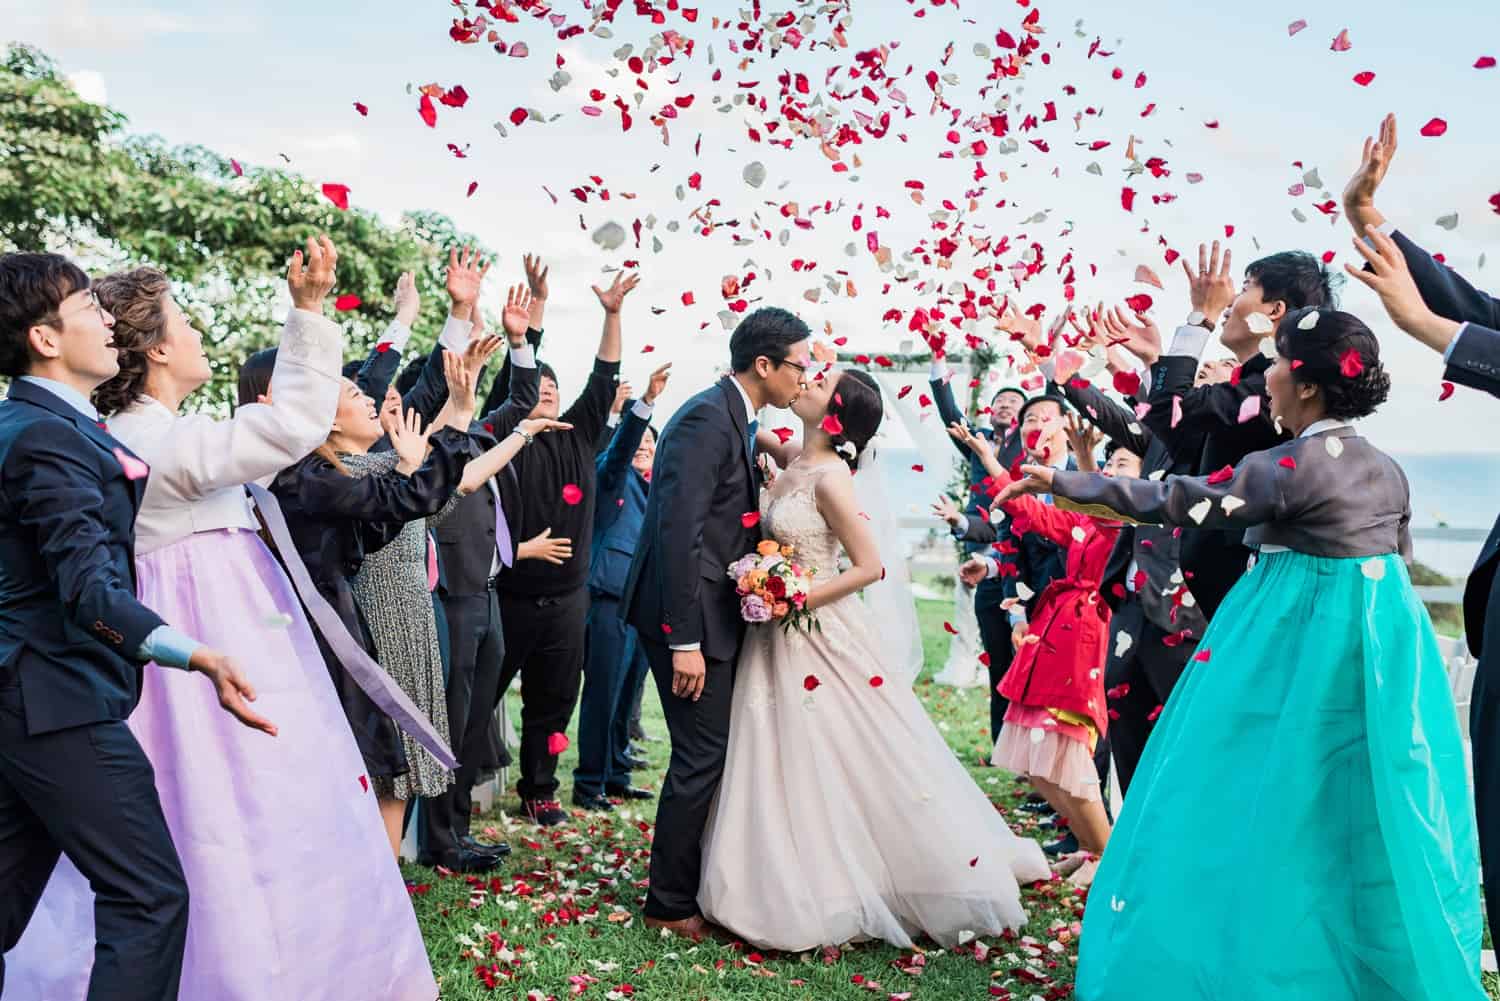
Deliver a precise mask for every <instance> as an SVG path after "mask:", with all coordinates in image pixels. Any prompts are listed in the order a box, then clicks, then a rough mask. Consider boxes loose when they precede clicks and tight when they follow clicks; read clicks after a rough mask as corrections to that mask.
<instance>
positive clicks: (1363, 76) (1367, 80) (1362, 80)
mask: <svg viewBox="0 0 1500 1001" xmlns="http://www.w3.org/2000/svg"><path fill="white" fill-rule="evenodd" d="M1374 79H1375V74H1374V73H1371V72H1370V71H1369V70H1365V71H1363V72H1361V73H1356V74H1354V82H1355V83H1357V84H1359V85H1360V86H1361V87H1368V86H1370V84H1371V82H1373V81H1374Z"/></svg>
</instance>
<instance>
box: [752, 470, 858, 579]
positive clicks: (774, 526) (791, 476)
mask: <svg viewBox="0 0 1500 1001" xmlns="http://www.w3.org/2000/svg"><path fill="white" fill-rule="evenodd" d="M842 464H843V463H842V462H840V461H834V462H824V463H820V464H818V465H815V466H804V465H802V463H801V461H800V460H799V461H797V462H793V463H792V465H791V466H790V468H788V469H787V470H786V472H784V473H782V474H781V475H780V476H778V477H776V481H775V482H774V483H773V484H772V485H771V487H770V488H769V489H767V490H763V491H761V495H760V516H761V530H762V532H763V533H764V535H765V537H766V538H768V539H775V540H776V541H777V542H781V543H790V544H791V545H793V546H795V547H796V550H797V552H796V556H795V560H796V562H797V563H800V564H802V565H803V566H805V567H812V568H815V569H816V570H817V573H816V574H815V575H814V576H815V579H823V580H826V579H827V578H829V577H833V576H835V575H836V574H837V573H838V572H839V565H838V564H839V540H838V536H836V535H834V533H833V530H832V529H830V528H829V527H828V522H827V521H825V520H824V519H823V515H822V514H821V513H820V512H819V511H818V499H817V496H816V494H815V491H816V489H817V486H818V480H819V479H821V478H822V477H823V475H824V474H825V473H827V472H828V471H829V470H832V469H836V468H837V467H839V466H841V465H842Z"/></svg>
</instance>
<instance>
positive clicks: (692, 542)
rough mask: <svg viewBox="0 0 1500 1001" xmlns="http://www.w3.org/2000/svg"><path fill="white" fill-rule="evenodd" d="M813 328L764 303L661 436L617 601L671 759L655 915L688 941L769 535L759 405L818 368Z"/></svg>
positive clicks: (651, 903)
mask: <svg viewBox="0 0 1500 1001" xmlns="http://www.w3.org/2000/svg"><path fill="white" fill-rule="evenodd" d="M809 337H810V332H809V330H808V328H807V324H805V323H803V322H802V321H801V320H800V319H798V318H797V317H796V316H794V315H792V314H791V313H789V312H787V311H786V310H784V309H776V308H774V307H770V308H763V309H758V310H756V311H755V312H753V313H751V314H750V315H749V316H747V317H745V319H744V320H743V321H742V322H741V323H740V325H739V326H738V327H736V328H735V331H734V334H733V335H731V337H730V339H729V354H730V365H731V368H732V369H733V373H732V374H731V375H728V376H725V377H724V378H723V379H720V380H719V382H718V383H716V384H715V385H713V386H710V387H709V388H708V389H705V390H704V391H703V392H701V393H699V394H698V395H697V396H694V397H693V398H692V399H691V400H689V401H688V402H687V403H686V404H684V405H683V407H682V409H680V410H678V411H677V413H676V414H675V415H674V416H673V417H672V420H671V422H670V423H669V424H668V425H667V427H666V429H665V430H664V431H663V432H662V437H661V446H660V448H659V449H658V450H657V453H656V463H655V465H654V466H653V467H652V474H651V496H650V499H649V500H648V501H647V502H646V515H645V521H644V523H643V525H642V527H641V539H640V545H639V547H638V548H637V549H636V553H635V558H634V560H633V561H632V562H631V564H630V574H629V576H628V577H627V578H626V581H625V590H624V593H623V594H622V595H621V596H620V607H621V609H622V613H623V614H624V615H625V617H626V621H628V622H629V623H630V624H631V625H633V626H635V628H636V632H637V633H638V634H639V637H640V641H641V643H642V644H643V645H644V646H645V648H646V660H647V662H648V663H650V665H651V672H652V674H654V675H655V676H656V685H657V691H658V692H659V693H660V695H661V702H662V711H663V713H664V714H665V715H666V718H667V729H668V731H669V732H670V733H671V736H672V758H671V763H670V764H669V765H668V768H667V777H666V781H665V782H664V783H663V784H662V792H661V802H660V804H659V805H658V807H657V811H656V836H655V839H654V840H653V842H652V845H651V890H650V893H649V895H648V896H647V898H646V924H647V925H648V926H650V927H653V928H669V929H671V930H672V931H674V932H676V933H678V934H681V935H685V936H687V937H689V938H698V937H701V936H702V934H703V932H704V930H705V927H706V926H705V923H704V921H703V917H702V916H701V915H700V914H699V913H698V903H697V901H698V884H699V879H700V876H701V869H702V861H703V848H702V841H703V828H704V825H705V824H706V823H707V822H708V810H709V806H710V804H711V803H712V801H713V798H714V794H715V792H717V791H718V788H719V780H720V779H721V778H722V777H723V774H724V756H725V753H726V751H727V749H728V738H729V707H730V698H731V694H732V692H733V689H734V669H735V661H736V659H737V658H738V657H739V650H740V643H741V641H742V640H743V638H744V635H745V623H744V621H743V620H742V619H741V618H740V612H739V598H738V596H737V595H736V594H735V589H734V581H732V580H730V579H729V577H728V574H727V572H726V571H727V570H728V567H729V564H730V563H732V562H734V561H735V560H737V559H739V558H740V557H741V556H743V555H745V554H746V553H747V552H749V551H750V550H751V549H752V548H753V547H754V545H755V544H756V543H757V542H758V541H759V533H757V532H756V531H754V530H753V529H752V527H751V524H753V522H751V523H750V524H747V522H749V521H750V519H747V518H745V517H744V516H745V515H746V514H747V513H755V512H758V511H759V510H760V503H759V494H760V478H759V472H758V470H757V468H756V465H755V448H756V443H755V435H756V431H757V430H758V429H759V421H758V420H757V418H756V414H757V413H758V412H759V411H760V409H761V408H762V407H764V406H766V405H768V404H769V405H771V406H777V407H785V406H790V405H791V403H792V401H793V400H795V399H796V398H797V396H798V394H799V393H800V392H801V390H802V387H803V385H804V383H805V378H806V373H807V367H808V365H809V364H811V355H810V354H809V345H808V340H809Z"/></svg>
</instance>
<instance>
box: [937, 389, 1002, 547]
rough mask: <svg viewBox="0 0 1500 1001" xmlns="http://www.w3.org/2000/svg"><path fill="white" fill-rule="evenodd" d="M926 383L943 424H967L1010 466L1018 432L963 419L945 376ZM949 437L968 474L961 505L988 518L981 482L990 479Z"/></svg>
mask: <svg viewBox="0 0 1500 1001" xmlns="http://www.w3.org/2000/svg"><path fill="white" fill-rule="evenodd" d="M927 385H928V387H929V388H930V389H931V390H932V402H933V404H934V405H936V407H937V412H938V416H939V417H940V418H941V419H942V421H943V427H945V428H946V427H948V426H950V425H952V424H954V423H958V424H962V425H964V426H965V427H967V428H968V429H969V430H970V432H972V433H973V434H976V435H978V436H979V437H981V438H988V439H989V440H990V442H991V443H993V444H994V446H995V458H996V459H998V460H999V462H1000V465H1002V466H1004V467H1005V468H1006V469H1009V468H1010V467H1011V465H1012V464H1013V463H1014V462H1015V461H1016V459H1018V458H1020V455H1021V435H1020V432H1019V431H1018V430H1017V429H1015V428H1011V429H1010V430H1009V431H1007V432H1006V433H1005V434H1003V435H997V434H996V433H995V429H994V427H992V426H983V425H979V424H975V423H974V422H973V421H970V420H968V419H966V418H965V417H964V414H963V411H962V410H960V409H959V408H958V401H957V400H956V399H955V398H954V396H953V386H952V385H950V380H948V379H930V380H928V383H927ZM948 440H949V441H952V442H953V447H954V448H956V449H958V457H959V458H960V459H961V460H962V461H963V463H964V468H965V469H966V470H967V471H968V475H969V496H968V499H967V501H966V503H965V505H964V513H965V514H967V515H968V516H969V518H970V519H974V518H988V517H989V509H990V496H989V494H988V492H987V491H986V489H985V485H984V484H985V481H986V480H987V479H989V474H988V473H986V472H985V471H984V463H983V462H981V461H980V459H979V456H977V455H975V454H974V453H973V452H972V451H970V450H969V447H968V446H967V445H965V444H964V443H963V442H960V441H953V439H952V438H949V439H948ZM964 548H965V549H966V550H967V551H968V552H971V553H975V552H980V551H982V550H983V549H984V548H985V547H984V546H982V545H978V544H976V543H973V542H969V543H967V544H966V545H965V547H964Z"/></svg>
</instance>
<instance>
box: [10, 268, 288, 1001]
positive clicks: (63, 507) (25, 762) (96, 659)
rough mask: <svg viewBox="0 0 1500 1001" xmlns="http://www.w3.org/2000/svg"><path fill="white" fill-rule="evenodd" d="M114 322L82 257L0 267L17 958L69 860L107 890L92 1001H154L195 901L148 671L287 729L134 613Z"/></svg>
mask: <svg viewBox="0 0 1500 1001" xmlns="http://www.w3.org/2000/svg"><path fill="white" fill-rule="evenodd" d="M113 325H114V318H113V317H111V316H110V315H109V313H107V312H105V311H104V310H103V309H102V308H101V307H100V305H99V300H98V298H97V297H96V296H95V295H94V292H93V290H92V289H91V288H90V287H89V279H88V275H86V274H84V273H83V272H82V271H81V270H79V268H78V267H76V266H75V265H74V264H72V263H71V262H69V261H68V260H66V259H65V258H63V257H59V256H57V255H56V254H6V255H3V256H0V375H5V376H8V377H9V378H10V379H12V380H13V381H12V383H11V387H10V395H9V397H8V399H6V400H5V402H3V403H0V887H4V888H5V889H4V892H3V893H0V951H9V950H10V949H11V948H12V947H13V946H14V945H15V944H16V943H17V942H18V941H19V940H20V938H21V933H22V932H23V931H25V929H26V925H27V922H28V921H29V920H30V919H31V914H32V911H33V910H34V909H35V907H36V904H37V901H38V900H39V899H40V897H41V895H42V890H43V889H44V888H45V887H46V885H47V881H48V879H49V878H50V877H51V875H52V870H53V868H54V867H55V866H56V864H57V861H58V859H59V858H60V857H61V856H62V855H63V854H66V855H67V856H68V858H69V860H70V861H72V862H73V864H74V865H75V866H77V868H78V870H79V871H80V872H81V873H82V874H83V875H84V876H85V877H86V878H87V879H88V880H89V883H90V885H92V886H93V888H94V890H95V894H96V899H95V905H94V928H95V940H96V945H95V952H94V957H95V958H94V967H93V973H92V976H91V978H90V981H89V993H88V998H89V999H90V1001H95V999H100V998H104V997H106V996H107V997H109V998H111V999H120V1001H127V999H129V1001H135V999H139V1001H148V999H151V1001H155V999H161V998H173V997H176V996H177V986H178V981H179V979H180V977H181V969H182V955H183V949H184V946H185V944H186V941H187V916H188V888H187V884H186V882H185V880H184V878H183V873H182V867H181V865H180V863H179V862H178V858H177V852H176V849H175V848H174V847H173V845H172V836H171V834H170V832H169V831H168V829H167V824H166V820H165V818H164V817H163V815H162V809H161V802H160V800H159V799H158V797H157V792H156V782H155V776H154V773H153V772H152V768H151V763H150V762H149V761H148V760H147V758H146V755H145V753H144V752H143V751H142V750H141V748H140V745H139V744H137V743H136V740H135V738H134V737H133V736H132V735H131V732H130V730H129V728H128V727H127V726H126V725H125V719H126V717H128V716H129V715H130V712H131V710H132V709H134V708H135V705H136V702H137V701H138V699H139V698H140V693H141V684H142V681H143V677H142V672H143V668H144V666H145V664H146V663H147V662H148V661H155V662H156V663H157V664H159V665H161V666H163V667H176V668H182V669H186V670H190V671H198V672H201V673H203V674H205V675H207V676H208V677H209V679H210V681H212V682H213V684H214V687H215V688H216V689H217V691H218V696H219V703H220V705H222V706H223V707H224V709H225V710H226V711H228V712H229V713H231V714H232V715H234V716H235V717H236V718H238V719H239V720H240V721H241V722H243V723H244V724H245V725H247V726H251V727H254V728H256V729H259V730H263V731H265V732H266V733H269V734H272V735H273V736H274V735H275V733H276V728H275V727H274V726H273V725H272V724H271V723H270V722H269V721H267V720H265V719H263V718H261V717H260V716H258V715H256V714H255V713H254V712H252V711H251V710H250V708H249V707H248V706H247V705H246V700H253V699H254V698H255V694H254V692H253V690H252V689H251V687H250V685H249V683H248V682H247V681H246V680H245V678H244V676H243V675H242V674H241V673H240V671H239V668H238V667H237V666H236V665H235V664H234V663H233V661H231V660H230V659H229V658H228V657H226V656H224V655H223V654H221V653H219V652H217V651H215V650H211V649H209V648H208V647H205V646H202V645H201V644H199V643H197V642H195V641H194V640H192V639H190V638H188V637H187V636H184V635H182V634H181V633H179V632H177V631H176V630H174V629H172V628H171V627H169V626H168V625H166V623H164V622H163V621H162V620H161V618H160V617H159V616H157V615H156V613H154V612H152V611H151V610H150V609H149V608H146V607H144V606H143V605H141V604H140V603H139V602H137V601H136V599H135V584H136V581H135V556H134V548H133V546H134V524H135V515H136V510H137V509H138V508H139V506H140V502H141V497H142V495H143V494H144V493H145V489H146V472H147V471H146V468H145V465H144V464H143V463H142V462H141V461H140V460H139V459H138V458H136V457H135V456H134V455H132V454H131V453H130V452H129V450H127V449H126V448H125V447H124V446H123V445H121V444H120V443H119V442H118V441H116V440H115V439H114V438H112V437H111V436H110V435H109V433H108V432H107V431H106V430H105V429H104V425H103V423H101V422H100V421H99V415H98V412H97V411H96V410H95V409H94V407H93V405H92V404H91V403H90V402H89V395H90V394H91V393H92V392H93V391H94V390H95V389H96V388H98V386H99V385H101V384H102V383H104V382H105V381H107V380H108V379H110V378H112V377H113V376H114V375H115V374H116V373H117V372H118V371H119V368H120V365H119V358H118V355H117V353H116V351H115V350H114V346H113V341H112V339H111V335H110V329H111V328H112V327H113ZM4 982H5V965H4V959H3V958H0V992H3V990H4Z"/></svg>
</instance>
